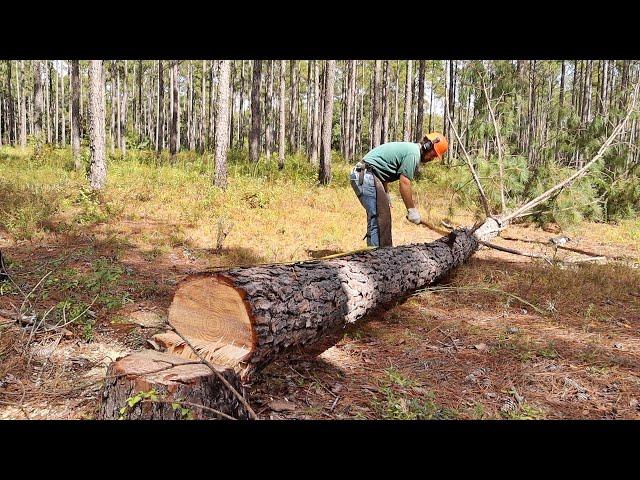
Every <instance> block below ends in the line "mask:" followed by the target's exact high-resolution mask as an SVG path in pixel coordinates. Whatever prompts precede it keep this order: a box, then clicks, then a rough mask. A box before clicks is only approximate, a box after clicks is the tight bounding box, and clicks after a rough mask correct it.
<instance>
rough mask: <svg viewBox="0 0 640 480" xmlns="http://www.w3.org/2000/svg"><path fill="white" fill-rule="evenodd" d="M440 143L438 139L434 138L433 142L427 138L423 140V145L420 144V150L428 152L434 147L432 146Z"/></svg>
mask: <svg viewBox="0 0 640 480" xmlns="http://www.w3.org/2000/svg"><path fill="white" fill-rule="evenodd" d="M439 141H440V137H438V138H436V139H435V140H433V141H432V140H429V139H428V138H427V137H425V138H424V143H423V144H422V148H423V149H424V151H425V152H428V151H429V150H431V149H432V148H433V146H434V144H436V143H438V142H439Z"/></svg>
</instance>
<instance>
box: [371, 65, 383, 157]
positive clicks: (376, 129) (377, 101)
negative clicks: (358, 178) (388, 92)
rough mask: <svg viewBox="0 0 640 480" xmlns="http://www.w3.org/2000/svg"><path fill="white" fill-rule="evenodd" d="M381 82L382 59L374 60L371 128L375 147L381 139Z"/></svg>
mask: <svg viewBox="0 0 640 480" xmlns="http://www.w3.org/2000/svg"><path fill="white" fill-rule="evenodd" d="M381 83H382V60H376V61H375V66H374V73H373V109H372V115H371V116H372V122H373V130H372V132H371V135H372V137H373V138H372V146H373V147H377V146H378V145H380V140H381V139H382V108H381V106H382V98H381V97H382V92H381V88H380V85H381Z"/></svg>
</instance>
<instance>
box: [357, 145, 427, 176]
mask: <svg viewBox="0 0 640 480" xmlns="http://www.w3.org/2000/svg"><path fill="white" fill-rule="evenodd" d="M364 161H365V162H366V163H368V164H369V165H371V166H372V167H373V168H374V169H375V172H376V174H377V176H378V178H379V179H380V180H382V181H383V182H395V181H396V180H398V179H399V178H400V174H402V175H404V176H405V177H407V178H408V179H409V180H413V176H414V174H415V171H416V169H417V168H418V165H419V164H420V145H419V144H417V143H412V142H389V143H383V144H382V145H380V146H378V147H376V148H374V149H373V150H371V151H370V152H369V153H367V154H366V155H365V156H364Z"/></svg>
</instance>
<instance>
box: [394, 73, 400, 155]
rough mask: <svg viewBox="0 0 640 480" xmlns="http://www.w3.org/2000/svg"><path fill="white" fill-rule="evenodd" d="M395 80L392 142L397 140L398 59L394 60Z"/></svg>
mask: <svg viewBox="0 0 640 480" xmlns="http://www.w3.org/2000/svg"><path fill="white" fill-rule="evenodd" d="M395 77H396V82H395V88H394V89H393V97H394V98H393V140H392V141H394V142H396V141H398V125H399V124H400V120H399V112H398V109H399V106H400V104H399V102H398V99H399V97H400V60H398V61H396V75H395Z"/></svg>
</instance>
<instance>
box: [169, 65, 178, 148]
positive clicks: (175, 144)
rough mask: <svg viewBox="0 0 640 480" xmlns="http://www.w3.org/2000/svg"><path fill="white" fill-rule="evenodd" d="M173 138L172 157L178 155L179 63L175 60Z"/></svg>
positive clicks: (172, 79)
mask: <svg viewBox="0 0 640 480" xmlns="http://www.w3.org/2000/svg"><path fill="white" fill-rule="evenodd" d="M171 91H172V93H171V105H172V107H171V136H170V141H169V152H170V153H171V155H172V156H173V155H175V154H176V153H178V61H177V60H174V61H173V65H172V66H171Z"/></svg>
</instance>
